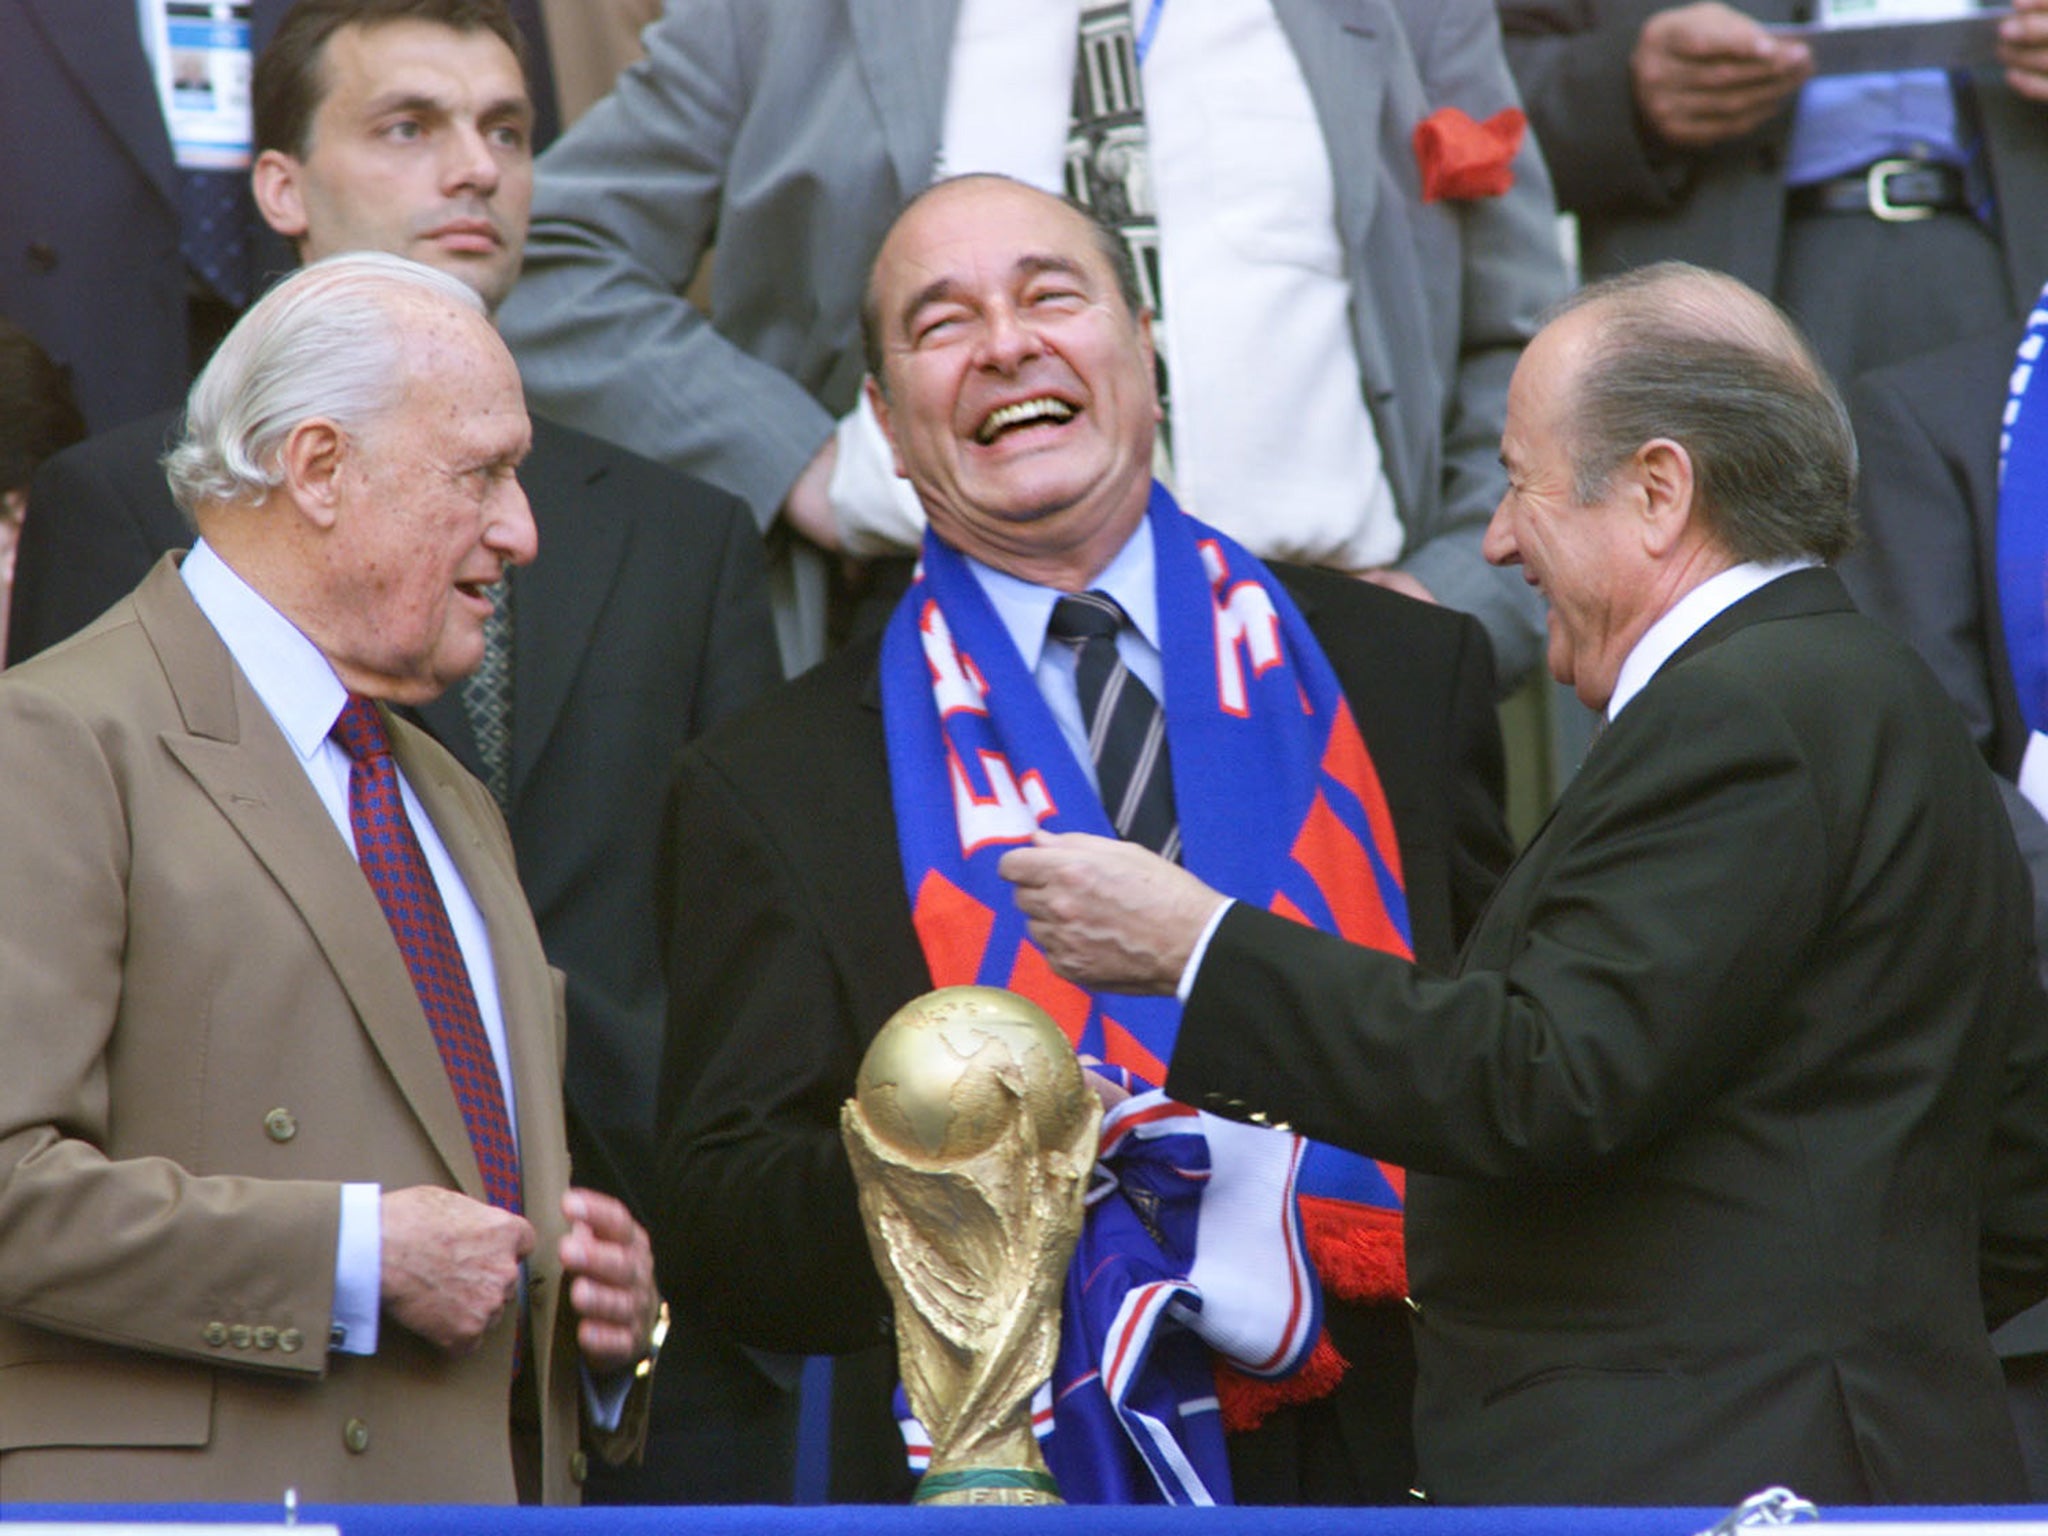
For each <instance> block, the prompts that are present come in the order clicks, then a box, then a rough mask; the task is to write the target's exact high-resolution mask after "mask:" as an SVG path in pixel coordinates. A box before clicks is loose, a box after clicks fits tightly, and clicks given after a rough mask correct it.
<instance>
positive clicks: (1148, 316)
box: [1138, 309, 1166, 422]
mask: <svg viewBox="0 0 2048 1536" xmlns="http://www.w3.org/2000/svg"><path fill="white" fill-rule="evenodd" d="M1138 349H1139V350H1140V351H1141V352H1143V353H1144V354H1145V380H1146V382H1147V383H1148V384H1150V385H1151V386H1152V419H1153V420H1154V421H1156V422H1164V421H1165V420H1166V408H1165V407H1164V406H1162V405H1161V404H1160V403H1159V360H1158V353H1157V344H1156V343H1155V342H1154V341H1153V340H1152V311H1151V310H1149V309H1141V310H1139V311H1138Z"/></svg>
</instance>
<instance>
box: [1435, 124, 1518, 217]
mask: <svg viewBox="0 0 2048 1536" xmlns="http://www.w3.org/2000/svg"><path fill="white" fill-rule="evenodd" d="M1528 126H1529V119H1528V118H1527V117H1526V116H1524V115H1523V114H1522V112H1521V110H1520V109H1519V108H1516V107H1502V108H1501V109H1500V111H1498V112H1496V113H1494V114H1493V116H1491V117H1489V118H1488V119H1487V120H1486V121H1485V122H1483V123H1475V122H1473V121H1472V118H1471V116H1470V115H1469V114H1468V113H1466V112H1464V111H1463V110H1461V109H1460V108H1458V107H1439V108H1437V109H1436V111H1434V112H1432V113H1430V114H1429V116H1427V117H1425V118H1424V119H1423V120H1422V121H1421V122H1419V123H1417V124H1416V125H1415V160H1416V163H1417V164H1418V165H1420V166H1421V167H1422V200H1423V201H1424V202H1425V203H1436V202H1442V201H1443V200H1444V199H1445V198H1452V199H1456V200H1459V201H1463V200H1466V199H1470V198H1475V197H1499V196H1500V195H1501V193H1503V192H1505V191H1507V189H1508V188H1509V187H1512V186H1513V185H1514V184H1515V172H1514V159H1515V152H1516V151H1517V150H1519V149H1520V148H1521V147H1522V134H1523V133H1524V132H1525V131H1526V130H1527V128H1528Z"/></svg>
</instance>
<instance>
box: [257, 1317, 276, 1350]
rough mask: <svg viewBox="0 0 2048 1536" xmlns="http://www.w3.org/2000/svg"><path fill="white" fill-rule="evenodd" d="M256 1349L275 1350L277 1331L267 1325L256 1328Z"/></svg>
mask: <svg viewBox="0 0 2048 1536" xmlns="http://www.w3.org/2000/svg"><path fill="white" fill-rule="evenodd" d="M256 1347H257V1348H258V1349H275V1348H277V1330H276V1329H275V1328H273V1327H271V1326H270V1324H268V1323H265V1324H264V1325H263V1326H262V1327H261V1328H258V1329H257V1330H256Z"/></svg>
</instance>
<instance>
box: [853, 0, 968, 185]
mask: <svg viewBox="0 0 2048 1536" xmlns="http://www.w3.org/2000/svg"><path fill="white" fill-rule="evenodd" d="M959 10H960V6H959V0H935V3H930V4H922V5H906V4H904V0H847V19H848V21H849V23H850V24H851V26H852V30H853V46H854V52H855V53H856V54H857V55H858V56H859V59H860V71H861V75H862V77H863V78H864V79H865V80H866V81H867V84H868V95H869V98H870V99H871V100H872V101H873V103H874V108H875V115H876V116H877V117H878V118H880V120H881V123H882V138H883V141H884V142H885V143H886V144H887V145H888V147H889V161H890V163H891V164H892V165H893V166H894V167H895V168H896V181H897V185H898V190H899V191H900V192H901V193H902V195H903V197H905V198H908V197H910V196H911V195H912V194H913V193H916V192H921V191H923V190H924V188H925V187H927V186H929V185H930V184H931V180H932V170H933V168H934V167H935V166H936V165H937V163H938V155H939V124H940V123H941V122H942V121H944V119H945V112H946V72H947V68H948V64H949V61H950V60H951V57H952V49H953V28H954V22H955V21H956V19H957V18H958V15H959Z"/></svg>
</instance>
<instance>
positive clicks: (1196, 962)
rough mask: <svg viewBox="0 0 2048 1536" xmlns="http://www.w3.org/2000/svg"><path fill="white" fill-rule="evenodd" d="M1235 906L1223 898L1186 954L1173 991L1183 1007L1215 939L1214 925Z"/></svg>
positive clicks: (1229, 899)
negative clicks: (1178, 980)
mask: <svg viewBox="0 0 2048 1536" xmlns="http://www.w3.org/2000/svg"><path fill="white" fill-rule="evenodd" d="M1235 905H1236V901H1235V899H1234V898H1232V897H1228V896H1226V897H1224V898H1223V900H1221V901H1219V902H1217V903H1216V910H1215V911H1214V912H1211V913H1210V914H1209V921H1208V922H1206V923H1204V924H1203V925H1202V936H1201V937H1200V938H1198V939H1196V940H1195V947H1194V949H1193V950H1191V951H1190V952H1189V954H1188V963H1187V964H1186V965H1184V966H1182V967H1181V971H1180V982H1179V984H1178V985H1176V986H1175V987H1174V989H1173V995H1174V996H1175V997H1177V998H1179V999H1180V1000H1181V1003H1182V1004H1183V1005H1185V1004H1186V1003H1187V1000H1188V998H1189V996H1190V995H1192V994H1193V992H1194V990H1195V972H1197V971H1199V970H1200V969H1201V968H1202V957H1203V956H1204V955H1206V954H1208V953H1209V941H1210V940H1211V939H1213V938H1215V937H1216V925H1217V924H1218V923H1221V922H1222V921H1223V914H1224V913H1226V912H1228V911H1229V910H1230V909H1231V908H1232V907H1233V906H1235Z"/></svg>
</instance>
